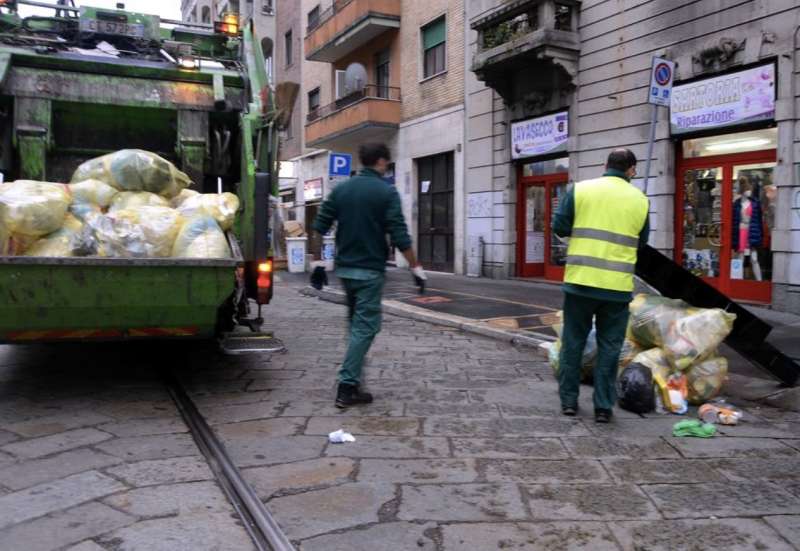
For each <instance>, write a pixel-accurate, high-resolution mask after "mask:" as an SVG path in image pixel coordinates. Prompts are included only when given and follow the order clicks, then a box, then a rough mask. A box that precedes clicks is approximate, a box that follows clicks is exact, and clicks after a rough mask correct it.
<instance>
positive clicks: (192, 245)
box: [172, 215, 231, 258]
mask: <svg viewBox="0 0 800 551" xmlns="http://www.w3.org/2000/svg"><path fill="white" fill-rule="evenodd" d="M172 256H176V257H182V258H230V257H231V249H230V247H229V246H228V240H227V238H226V237H225V233H223V231H222V229H220V227H219V224H217V221H216V220H214V219H213V218H212V217H210V216H207V215H204V216H196V217H194V218H190V219H188V220H187V221H186V222H185V223H184V224H183V227H182V228H181V229H180V231H179V232H178V237H177V238H176V239H175V245H174V246H173V247H172Z"/></svg>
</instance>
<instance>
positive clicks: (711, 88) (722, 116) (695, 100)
mask: <svg viewBox="0 0 800 551" xmlns="http://www.w3.org/2000/svg"><path fill="white" fill-rule="evenodd" d="M774 117H775V65H774V64H772V63H770V64H768V65H762V66H760V67H753V68H752V69H745V70H744V71H738V72H736V73H729V74H727V75H722V76H718V77H713V78H707V79H703V80H698V81H697V82H691V83H689V84H677V85H675V86H674V87H673V89H672V104H671V106H670V111H669V126H670V131H671V132H672V134H685V133H687V132H696V131H698V130H707V129H712V128H719V127H723V126H732V125H735V124H742V123H747V122H754V121H760V120H769V119H772V118H774Z"/></svg>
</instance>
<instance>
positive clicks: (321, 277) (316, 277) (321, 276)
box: [311, 266, 328, 291]
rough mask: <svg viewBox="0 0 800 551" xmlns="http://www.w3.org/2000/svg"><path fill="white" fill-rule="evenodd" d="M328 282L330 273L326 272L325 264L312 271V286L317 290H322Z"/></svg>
mask: <svg viewBox="0 0 800 551" xmlns="http://www.w3.org/2000/svg"><path fill="white" fill-rule="evenodd" d="M327 284H328V274H327V273H326V272H325V266H317V267H316V268H314V271H313V272H311V286H312V287H313V288H314V289H316V290H317V291H321V290H322V286H323V285H327Z"/></svg>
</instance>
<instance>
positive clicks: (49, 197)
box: [0, 180, 70, 237]
mask: <svg viewBox="0 0 800 551" xmlns="http://www.w3.org/2000/svg"><path fill="white" fill-rule="evenodd" d="M69 204H70V196H69V188H68V187H67V186H65V185H63V184H55V183H51V182H36V181H33V180H17V181H15V182H7V183H5V184H2V185H0V224H2V225H3V226H4V227H5V231H6V232H7V233H8V234H10V235H11V236H15V235H19V236H31V237H41V236H43V235H47V234H49V233H53V232H54V231H56V230H57V229H58V228H60V227H61V224H63V223H64V217H65V216H66V214H67V208H68V207H69Z"/></svg>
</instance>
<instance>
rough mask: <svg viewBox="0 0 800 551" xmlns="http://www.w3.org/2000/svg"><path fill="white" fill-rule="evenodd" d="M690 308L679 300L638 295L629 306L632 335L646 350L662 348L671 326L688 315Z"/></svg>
mask: <svg viewBox="0 0 800 551" xmlns="http://www.w3.org/2000/svg"><path fill="white" fill-rule="evenodd" d="M689 308H690V307H689V305H688V304H686V303H685V302H683V301H682V300H679V299H672V298H666V297H661V296H656V295H645V294H638V295H636V296H635V297H634V298H633V301H631V303H630V306H629V309H630V321H629V329H630V333H631V335H632V336H633V338H634V339H636V342H638V343H639V344H640V345H642V346H643V347H645V348H652V347H654V346H661V345H662V344H664V337H665V335H666V334H667V333H668V332H669V330H670V327H671V325H672V324H673V323H674V322H675V321H676V320H678V319H679V318H681V317H683V316H685V315H687V314H688V310H689Z"/></svg>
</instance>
